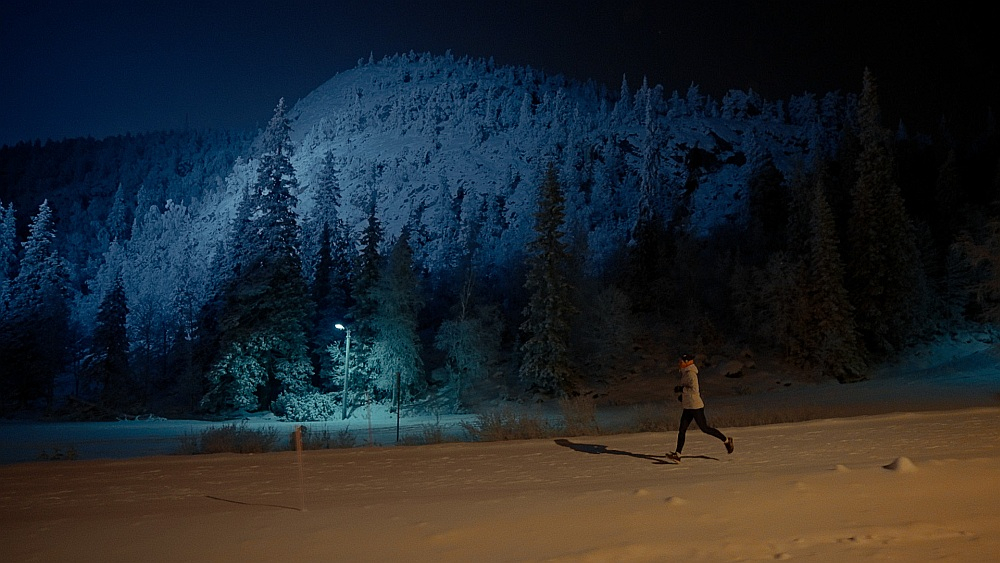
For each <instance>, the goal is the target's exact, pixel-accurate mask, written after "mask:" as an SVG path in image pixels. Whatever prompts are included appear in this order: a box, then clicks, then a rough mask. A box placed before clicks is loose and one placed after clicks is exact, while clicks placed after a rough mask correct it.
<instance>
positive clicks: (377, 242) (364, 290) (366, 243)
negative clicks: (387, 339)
mask: <svg viewBox="0 0 1000 563" xmlns="http://www.w3.org/2000/svg"><path fill="white" fill-rule="evenodd" d="M384 236H385V233H384V231H383V230H382V223H381V221H379V219H378V216H377V215H376V214H375V198H374V197H372V204H371V209H370V210H369V213H368V222H367V224H366V226H365V228H364V230H363V231H362V232H361V241H360V242H361V254H360V256H358V260H357V272H356V275H355V276H354V280H353V284H352V287H351V294H352V296H353V298H354V305H353V307H352V308H351V320H352V323H353V325H354V333H355V335H356V336H357V337H358V340H359V341H368V342H370V341H371V339H372V338H373V337H374V335H375V334H374V330H373V329H372V327H371V319H372V316H373V315H374V314H375V311H376V310H377V309H378V303H377V299H376V297H375V294H374V291H375V287H376V286H377V285H378V282H379V279H380V278H381V277H382V263H383V258H382V254H381V249H380V247H381V245H382V238H383V237H384Z"/></svg>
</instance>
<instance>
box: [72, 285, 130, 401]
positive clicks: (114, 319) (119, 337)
mask: <svg viewBox="0 0 1000 563" xmlns="http://www.w3.org/2000/svg"><path fill="white" fill-rule="evenodd" d="M127 317H128V304H127V303H126V300H125V284H124V282H123V281H122V278H121V275H119V276H116V277H115V282H114V285H113V286H112V288H111V291H109V292H108V293H107V294H106V295H105V296H104V297H103V298H102V299H101V305H100V308H99V309H98V311H97V326H96V327H95V328H94V337H93V341H92V343H91V346H90V354H89V355H88V357H87V360H88V361H87V363H86V364H85V365H84V378H85V380H86V381H88V382H90V383H91V384H92V385H94V386H95V387H96V388H97V389H99V390H100V400H101V402H102V403H103V404H104V405H105V406H107V407H108V408H110V409H113V410H116V411H121V410H126V409H127V408H128V406H129V403H130V402H133V401H134V399H135V395H134V393H133V392H134V391H135V389H134V388H133V385H132V383H133V382H132V377H131V374H130V372H129V358H128V355H129V341H128V332H127V331H126V328H125V323H126V319H127Z"/></svg>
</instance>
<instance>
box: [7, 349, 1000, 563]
mask: <svg viewBox="0 0 1000 563" xmlns="http://www.w3.org/2000/svg"><path fill="white" fill-rule="evenodd" d="M967 344H968V343H967ZM705 371H706V373H705V378H704V379H705V380H707V381H706V382H705V385H704V386H703V389H705V390H706V392H707V391H721V389H722V387H721V386H722V385H726V384H728V383H726V382H720V381H713V380H712V377H711V374H710V373H708V372H709V370H705ZM998 373H1000V372H998V362H997V360H996V356H995V355H993V353H992V352H990V350H989V349H988V347H985V346H979V345H972V346H971V347H970V346H968V345H963V346H954V347H947V346H943V347H941V346H939V347H937V348H936V349H935V353H933V354H931V353H929V352H928V353H922V354H916V353H915V354H913V355H912V356H911V357H910V358H909V360H908V361H907V362H906V363H904V364H900V365H897V366H894V367H892V368H889V369H886V370H883V372H882V373H880V374H879V377H877V378H875V379H873V380H872V381H869V382H865V383H861V384H854V385H835V384H833V385H814V386H805V385H799V384H795V385H792V386H786V385H785V384H784V383H783V382H780V381H775V380H774V378H773V377H771V376H770V375H769V374H767V373H766V372H762V373H757V374H755V375H753V376H752V377H751V376H747V380H746V381H742V382H741V384H743V385H747V386H751V387H755V388H754V392H753V393H751V394H749V395H739V396H735V395H729V396H722V395H721V394H719V395H716V396H713V395H712V394H710V393H706V400H707V402H708V414H709V419H710V420H711V419H712V418H713V417H714V416H715V417H718V418H724V415H727V414H729V413H731V412H732V411H735V410H738V409H743V410H747V409H750V410H752V409H753V408H754V407H755V406H756V407H760V408H764V409H767V410H771V411H781V410H783V409H792V408H803V407H809V406H814V407H817V408H830V406H831V405H843V406H845V407H846V406H848V405H853V408H854V409H855V412H872V413H878V414H866V415H863V416H849V417H843V418H827V419H820V420H813V421H809V422H799V423H789V424H770V425H762V426H753V427H737V428H726V427H722V430H723V431H724V432H726V433H727V434H731V435H732V436H734V437H735V441H736V452H735V453H734V454H732V455H726V453H725V449H724V448H723V447H722V445H721V444H720V443H719V442H718V441H716V440H714V439H712V438H709V437H707V436H705V435H703V434H701V433H699V432H698V431H697V430H696V429H694V428H692V429H691V431H690V432H689V435H688V445H687V447H686V448H685V452H684V453H685V454H686V457H685V458H684V459H682V461H681V463H680V464H671V463H668V462H667V460H666V459H665V458H664V457H663V454H664V453H665V452H666V451H668V450H671V449H673V444H674V440H675V433H673V432H655V433H640V434H617V435H604V436H589V437H566V438H554V439H540V440H526V441H518V442H495V443H447V444H438V445H429V446H419V447H362V448H353V449H340V450H307V451H305V452H302V453H301V454H299V453H297V452H294V451H289V452H279V453H271V454H263V455H235V454H217V455H200V456H178V455H159V454H167V453H173V452H174V451H176V448H177V436H178V435H183V434H188V435H193V434H196V433H198V432H200V431H201V430H202V429H204V428H206V427H208V426H218V423H215V424H210V423H204V422H192V421H167V422H162V421H159V422H158V421H129V422H116V423H101V424H94V423H90V424H54V423H49V424H31V423H24V422H18V423H11V422H6V423H3V424H2V425H0V451H2V452H3V459H2V461H3V462H4V463H5V465H0V530H2V532H0V554H3V560H4V561H14V562H20V561H68V560H72V561H102V562H114V561H123V562H124V561H128V562H134V561H234V562H236V561H240V562H243V561H279V560H281V561H393V560H395V561H443V562H449V561H455V562H467V561H671V560H692V561H764V560H776V559H777V560H784V559H788V560H804V561H831V562H832V561H836V562H840V561H848V560H850V561H856V560H894V561H929V560H944V561H969V562H973V561H975V562H981V561H996V560H998V559H1000V489H998V488H997V486H996V484H997V483H1000V402H998V393H1000V377H998ZM661 386H662V385H661ZM713 386H714V389H713ZM640 390H641V386H640ZM662 404H663V408H665V409H670V410H672V411H673V412H674V414H676V415H678V416H679V407H678V406H677V405H676V404H675V402H670V401H667V402H664V403H662ZM367 420H368V418H367V412H366V411H363V410H362V411H360V412H359V413H358V418H354V419H351V420H349V421H348V422H347V424H348V425H349V426H350V427H351V428H352V429H354V430H356V431H358V432H359V433H360V436H361V438H362V440H361V441H365V440H367V435H368V425H367ZM372 420H373V423H372V434H371V436H372V437H373V441H374V442H377V443H392V442H393V441H394V438H395V431H396V430H395V421H394V420H392V419H389V420H386V419H385V418H384V417H383V416H380V415H379V413H377V412H376V413H373V417H372ZM380 420H381V422H379V421H380ZM401 422H402V425H403V429H402V431H403V433H404V434H405V433H406V432H407V427H409V430H410V431H413V432H418V431H419V428H420V424H421V423H426V422H427V421H422V420H407V419H403V420H402V421H401ZM440 423H441V424H442V425H445V426H448V425H450V426H452V427H454V426H455V425H456V424H457V420H455V419H442V420H441V421H440ZM248 424H267V425H275V426H279V425H280V424H287V427H282V430H286V429H287V430H290V429H291V428H292V426H293V425H291V424H290V423H278V422H276V421H273V420H261V419H257V420H254V421H250V422H248ZM342 424H344V423H341V422H338V421H332V422H330V423H328V425H329V426H328V428H329V429H331V430H336V429H337V428H340V427H342V426H341V425H342ZM310 427H311V428H313V429H314V430H315V429H316V428H317V427H316V426H314V425H310ZM70 446H72V447H73V448H74V450H75V451H76V452H77V454H78V456H79V457H80V458H81V459H80V460H77V461H45V462H28V463H19V461H22V460H21V459H18V458H24V457H25V456H30V457H29V458H28V459H36V458H37V455H38V451H39V450H40V449H46V448H48V452H49V453H52V452H53V450H52V449H51V448H53V447H61V448H68V447H70ZM153 454H157V455H153ZM136 455H143V456H146V457H130V456H136ZM101 457H103V458H105V459H95V458H101ZM114 458H117V459H114Z"/></svg>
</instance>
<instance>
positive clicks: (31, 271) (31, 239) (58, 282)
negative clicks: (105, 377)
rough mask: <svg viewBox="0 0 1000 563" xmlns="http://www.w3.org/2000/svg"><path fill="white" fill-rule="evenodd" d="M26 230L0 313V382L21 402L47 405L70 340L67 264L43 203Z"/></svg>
mask: <svg viewBox="0 0 1000 563" xmlns="http://www.w3.org/2000/svg"><path fill="white" fill-rule="evenodd" d="M29 231H30V232H29V235H28V240H27V241H25V243H24V257H23V258H22V259H21V263H20V269H19V271H18V273H17V276H16V277H15V278H14V280H13V282H12V283H11V286H10V291H9V293H8V299H7V300H6V301H5V302H4V304H3V311H0V321H2V323H0V324H2V327H0V347H2V349H0V357H2V358H3V361H2V362H0V364H2V367H0V382H2V385H3V388H4V392H5V393H11V394H12V395H13V397H14V398H16V399H18V400H19V401H20V402H21V403H22V404H23V403H25V402H27V401H30V400H33V399H39V398H44V399H46V400H47V401H48V402H49V403H51V400H52V392H53V383H54V381H55V377H56V376H57V375H58V374H59V372H60V371H61V370H62V369H63V368H64V367H65V360H66V357H67V356H66V355H67V347H68V345H69V342H71V339H70V337H69V299H68V297H69V291H68V286H67V281H66V280H67V273H66V266H65V264H64V263H63V260H62V258H61V257H60V256H59V253H58V252H57V250H56V248H55V237H56V234H55V229H54V226H53V218H52V210H51V208H50V207H49V204H48V201H47V200H46V201H43V202H42V204H41V205H40V206H39V208H38V214H36V215H35V217H34V218H33V219H32V222H31V226H30V229H29Z"/></svg>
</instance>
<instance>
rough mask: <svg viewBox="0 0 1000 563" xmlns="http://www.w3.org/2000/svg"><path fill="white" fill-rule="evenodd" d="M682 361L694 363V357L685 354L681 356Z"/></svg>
mask: <svg viewBox="0 0 1000 563" xmlns="http://www.w3.org/2000/svg"><path fill="white" fill-rule="evenodd" d="M681 360H683V361H685V362H692V361H694V356H692V355H691V354H683V355H682V356H681Z"/></svg>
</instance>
